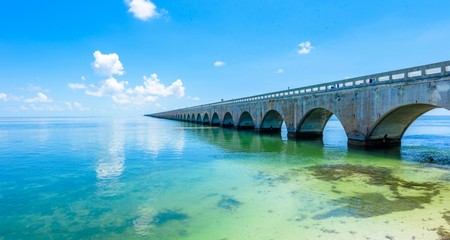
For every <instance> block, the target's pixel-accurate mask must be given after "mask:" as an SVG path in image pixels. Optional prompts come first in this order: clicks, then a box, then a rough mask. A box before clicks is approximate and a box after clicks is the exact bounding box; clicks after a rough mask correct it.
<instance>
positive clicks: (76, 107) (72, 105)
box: [65, 102, 89, 111]
mask: <svg viewBox="0 0 450 240" xmlns="http://www.w3.org/2000/svg"><path fill="white" fill-rule="evenodd" d="M65 104H66V107H67V109H68V110H69V111H74V110H78V111H87V110H89V108H87V107H84V106H83V105H82V104H81V103H79V102H73V103H72V102H65Z"/></svg>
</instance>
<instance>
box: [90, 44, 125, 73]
mask: <svg viewBox="0 0 450 240" xmlns="http://www.w3.org/2000/svg"><path fill="white" fill-rule="evenodd" d="M94 58H95V61H94V62H93V63H92V68H94V70H95V72H96V73H97V74H99V75H102V76H108V77H111V76H113V75H119V76H121V75H123V73H124V71H123V65H122V63H121V62H120V60H119V55H117V54H116V53H110V54H102V53H101V52H100V51H98V50H97V51H95V52H94Z"/></svg>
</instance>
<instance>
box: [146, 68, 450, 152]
mask: <svg viewBox="0 0 450 240" xmlns="http://www.w3.org/2000/svg"><path fill="white" fill-rule="evenodd" d="M449 66H450V61H446V62H441V63H435V64H430V65H425V66H419V67H414V68H408V69H402V70H396V71H392V72H386V73H380V74H374V75H369V76H363V77H358V78H353V79H347V80H343V81H337V82H332V83H325V84H321V85H316V86H310V87H305V88H298V89H292V90H288V91H281V92H275V93H267V94H262V95H258V96H253V97H248V98H241V99H236V100H230V101H226V102H218V103H213V104H206V105H201V106H195V107H190V108H184V109H178V110H172V111H167V112H162V113H156V114H150V115H149V116H152V117H159V118H167V119H174V120H182V121H190V122H197V123H204V124H210V125H215V126H217V125H220V126H223V127H235V128H237V129H255V130H257V131H260V132H274V131H280V129H281V125H282V122H283V121H284V122H285V124H286V127H287V129H288V136H289V137H290V138H318V137H319V138H320V137H322V133H323V129H324V127H325V125H326V123H327V122H328V120H329V119H330V117H331V116H332V115H333V114H334V115H336V117H337V118H338V119H339V121H340V122H341V124H342V126H343V127H344V129H345V132H346V134H347V137H348V143H349V144H351V145H364V146H390V145H398V144H400V142H401V138H402V136H403V134H404V132H405V131H406V129H407V128H408V127H409V125H410V124H411V123H412V122H414V120H415V119H417V118H418V117H419V116H420V115H422V114H424V113H425V112H427V111H429V110H431V109H434V108H446V109H449V110H450V67H449ZM402 76H403V77H402ZM211 116H212V117H211Z"/></svg>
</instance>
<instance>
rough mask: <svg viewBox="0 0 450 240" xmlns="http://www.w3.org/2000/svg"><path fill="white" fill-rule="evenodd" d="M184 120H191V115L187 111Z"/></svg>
mask: <svg viewBox="0 0 450 240" xmlns="http://www.w3.org/2000/svg"><path fill="white" fill-rule="evenodd" d="M186 121H188V122H190V121H191V115H190V114H189V113H188V115H187V118H186Z"/></svg>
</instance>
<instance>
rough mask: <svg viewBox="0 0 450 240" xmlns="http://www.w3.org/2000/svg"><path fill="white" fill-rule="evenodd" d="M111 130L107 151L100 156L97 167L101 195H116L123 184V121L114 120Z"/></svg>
mask: <svg viewBox="0 0 450 240" xmlns="http://www.w3.org/2000/svg"><path fill="white" fill-rule="evenodd" d="M111 131H112V134H111V141H110V142H109V143H108V144H107V152H106V154H104V155H102V156H100V158H99V160H98V162H97V167H96V173H97V180H98V182H97V187H98V191H99V195H101V196H115V195H117V194H118V192H119V191H120V188H121V187H122V185H123V184H122V183H121V182H120V176H121V175H122V173H123V171H124V164H125V151H124V148H125V147H124V144H125V140H124V126H123V123H122V122H120V121H114V122H113V123H112V126H111Z"/></svg>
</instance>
